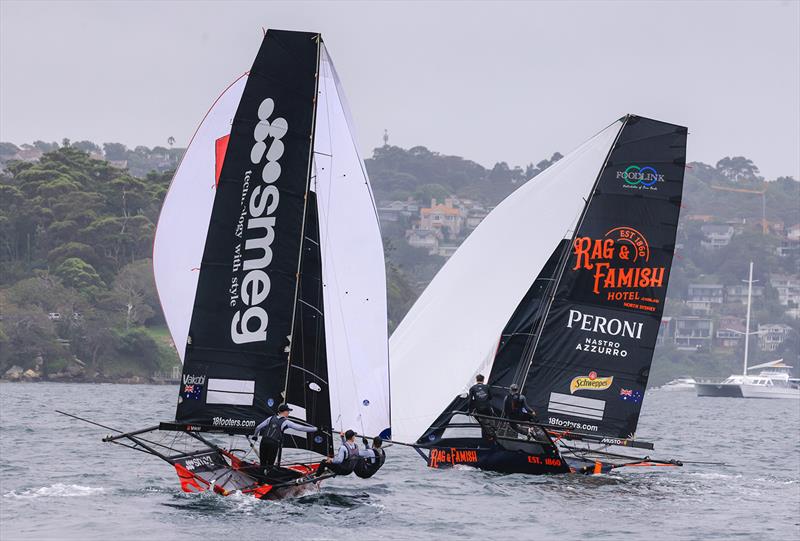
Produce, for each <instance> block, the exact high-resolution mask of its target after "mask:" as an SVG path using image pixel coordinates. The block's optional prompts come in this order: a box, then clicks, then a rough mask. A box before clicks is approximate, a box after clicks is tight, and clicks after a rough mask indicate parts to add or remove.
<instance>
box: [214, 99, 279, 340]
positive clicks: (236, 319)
mask: <svg viewBox="0 0 800 541" xmlns="http://www.w3.org/2000/svg"><path fill="white" fill-rule="evenodd" d="M274 110H275V101H274V100H273V99H272V98H267V99H265V100H263V101H262V102H261V104H260V105H259V106H258V119H259V123H258V124H256V126H255V128H254V129H253V139H254V140H255V143H254V144H253V147H252V149H251V150H250V161H251V162H252V164H253V169H252V170H251V169H248V170H247V171H245V172H244V179H243V184H242V197H241V202H240V204H241V209H242V210H241V214H240V215H239V220H238V222H237V224H236V230H235V232H234V234H235V235H236V237H238V238H239V239H240V241H241V240H243V241H244V246H242V242H239V244H237V245H236V246H235V247H234V256H233V267H232V272H233V275H232V276H231V284H230V288H229V290H228V293H229V295H230V302H229V304H230V307H231V308H236V307H237V306H239V305H240V303H241V304H243V305H244V308H243V309H239V310H237V311H236V312H235V313H234V314H233V318H232V319H231V339H232V340H233V342H234V343H236V344H247V343H251V342H264V341H266V339H267V324H268V321H269V317H268V314H267V311H266V310H265V309H264V307H263V306H262V305H263V304H264V301H265V300H266V299H267V296H268V295H269V291H270V278H269V275H268V274H267V273H266V270H267V269H268V268H269V265H270V263H272V243H273V241H274V240H275V216H274V214H275V212H276V211H277V209H278V203H279V201H280V192H279V191H278V187H277V186H276V185H275V182H276V181H277V180H278V179H279V178H280V176H281V164H280V162H279V160H280V158H281V157H282V156H283V152H284V145H283V142H282V141H281V138H282V137H283V136H284V135H286V132H287V131H288V130H289V123H288V122H287V121H286V119H284V118H282V117H278V118H275V119H272V120H270V117H271V116H272V113H273V112H274ZM259 169H260V172H259ZM254 176H255V178H253V177H254ZM259 177H260V178H259ZM251 181H252V182H253V183H254V184H255V186H254V187H253V189H252V191H251V190H250V183H251ZM248 196H249V198H248ZM240 269H241V270H243V271H244V272H245V273H246V274H245V275H244V277H242V279H241V282H240V281H239V276H238V272H239V270H240Z"/></svg>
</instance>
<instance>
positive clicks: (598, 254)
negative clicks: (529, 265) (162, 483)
mask: <svg viewBox="0 0 800 541" xmlns="http://www.w3.org/2000/svg"><path fill="white" fill-rule="evenodd" d="M573 250H574V254H575V266H574V267H573V268H572V270H573V271H577V270H587V271H591V272H592V273H593V284H592V293H594V294H595V295H598V296H600V297H601V298H603V299H604V300H607V301H620V302H622V304H623V306H625V307H626V308H633V309H639V310H646V311H650V312H654V311H655V310H656V308H655V306H652V305H655V304H659V303H660V302H661V300H660V299H658V298H648V297H643V296H641V293H642V290H644V289H662V288H664V285H665V280H664V276H665V274H666V269H665V268H664V267H663V266H661V267H655V266H649V265H648V262H649V261H650V245H649V243H648V242H647V238H645V236H644V235H643V234H642V233H640V232H639V231H637V230H636V229H634V228H632V227H627V226H622V227H615V228H613V229H611V230H609V231H608V232H607V233H606V234H605V235H603V238H599V239H595V238H592V237H577V238H576V239H575V242H574V244H573Z"/></svg>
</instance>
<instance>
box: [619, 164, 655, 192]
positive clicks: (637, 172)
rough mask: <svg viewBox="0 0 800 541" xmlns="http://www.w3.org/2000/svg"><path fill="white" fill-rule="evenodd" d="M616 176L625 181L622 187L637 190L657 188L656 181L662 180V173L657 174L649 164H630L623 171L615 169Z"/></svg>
mask: <svg viewBox="0 0 800 541" xmlns="http://www.w3.org/2000/svg"><path fill="white" fill-rule="evenodd" d="M617 178H618V179H622V180H624V181H625V184H623V187H624V188H636V189H639V190H642V189H644V190H657V189H658V188H657V187H656V185H655V184H656V182H664V175H660V174H658V171H656V170H655V169H653V168H652V167H650V166H646V167H639V166H638V165H631V166H629V167H628V168H627V169H625V170H624V171H617Z"/></svg>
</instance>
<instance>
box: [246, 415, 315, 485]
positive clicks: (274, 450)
mask: <svg viewBox="0 0 800 541" xmlns="http://www.w3.org/2000/svg"><path fill="white" fill-rule="evenodd" d="M290 411H292V408H290V407H289V406H288V405H287V404H281V405H280V406H278V413H277V414H276V415H272V416H270V417H267V418H266V419H264V421H263V422H262V423H261V424H260V425H258V426H257V427H256V431H255V434H253V439H254V440H255V439H256V438H258V436H259V435H260V436H261V445H260V446H259V448H258V456H259V458H260V460H261V467H262V468H264V469H265V471H266V470H267V469H268V468H269V467H270V466H273V465H275V459H276V458H277V457H278V452H279V451H280V449H281V446H282V445H283V433H284V431H285V430H286V429H288V428H291V429H293V430H299V431H300V432H316V431H317V428H316V427H314V426H309V425H301V424H298V423H295V422H294V421H290V420H289V419H288V418H287V417H289V412H290Z"/></svg>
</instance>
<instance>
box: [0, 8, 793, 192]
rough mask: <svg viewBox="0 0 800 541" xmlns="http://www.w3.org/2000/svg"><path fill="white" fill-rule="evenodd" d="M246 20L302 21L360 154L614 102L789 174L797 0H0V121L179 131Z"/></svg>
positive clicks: (148, 134)
mask: <svg viewBox="0 0 800 541" xmlns="http://www.w3.org/2000/svg"><path fill="white" fill-rule="evenodd" d="M262 28H280V29H289V30H305V31H319V32H321V33H322V35H323V39H324V40H325V42H326V45H327V47H328V50H329V51H330V53H331V56H332V58H333V60H334V62H335V64H336V68H337V71H338V72H339V75H340V77H341V79H342V83H343V85H344V88H345V91H346V93H347V97H348V101H349V103H350V107H351V109H352V113H353V118H354V120H355V124H356V130H357V133H358V139H359V143H360V147H361V150H362V155H363V157H365V158H366V157H369V156H370V155H371V153H372V149H373V148H375V147H376V146H379V145H381V144H383V140H382V136H383V133H384V129H387V130H388V131H389V138H390V139H389V143H390V144H393V145H398V146H401V147H406V148H408V147H412V146H417V145H424V146H426V147H428V148H429V149H431V150H433V151H437V152H440V153H442V154H454V155H459V156H463V157H465V158H468V159H472V160H474V161H476V162H478V163H480V164H482V165H484V166H487V167H491V166H492V165H493V164H494V163H495V162H498V161H506V162H508V163H509V164H510V165H512V166H513V165H522V166H524V165H525V164H527V163H529V162H534V163H536V162H537V161H539V160H541V159H543V158H546V157H549V156H550V155H551V154H552V153H553V152H555V151H559V152H561V153H566V152H568V151H569V150H570V149H572V148H575V147H576V146H578V145H579V144H580V143H581V142H582V141H584V140H585V139H587V138H589V137H591V136H592V135H593V134H595V133H596V132H597V131H599V130H600V129H602V128H604V127H605V126H607V125H608V124H610V123H611V122H613V121H614V120H615V119H617V118H619V117H621V116H623V115H624V114H626V113H634V114H639V115H642V116H648V117H651V118H656V119H659V120H664V121H668V122H672V123H675V124H681V125H684V126H688V127H689V133H690V135H689V148H688V154H689V156H688V159H689V160H690V161H694V160H699V161H703V162H707V163H711V164H715V163H716V162H717V160H719V159H720V158H722V157H724V156H737V155H744V156H746V157H748V158H751V159H752V160H753V161H754V162H755V163H756V165H758V166H759V167H760V169H761V172H762V174H763V175H764V176H765V177H766V178H768V179H772V178H776V177H778V176H784V175H789V176H794V177H795V178H797V179H800V150H799V149H800V0H791V1H764V2H743V1H731V2H722V1H706V2H680V1H672V2H602V1H597V2H577V1H575V2H569V1H567V2H552V3H551V2H509V3H503V2H491V3H490V2H439V3H437V2H425V3H423V2H370V3H367V2H322V3H316V2H287V3H284V2H198V1H195V2H144V1H140V2H106V3H102V2H69V1H66V0H64V1H57V2H44V1H41V2H37V1H26V2H17V1H11V0H1V1H0V140H3V141H11V142H13V143H17V144H20V143H25V142H32V141H33V140H36V139H42V140H45V141H61V139H62V138H64V137H67V138H70V139H72V140H83V139H88V140H92V141H95V142H98V143H102V142H107V141H113V142H122V143H125V144H127V145H128V146H131V147H133V146H136V145H146V146H155V145H166V141H167V138H168V137H170V136H173V137H175V139H176V145H177V146H185V145H186V144H187V143H188V141H189V138H190V137H191V135H192V133H193V132H194V129H195V128H196V127H197V124H198V123H199V121H200V120H201V119H202V117H203V115H204V114H205V112H206V110H207V109H208V107H209V106H210V104H211V103H212V102H213V100H214V99H215V98H216V97H217V96H218V95H219V93H220V92H221V91H222V90H223V89H224V88H225V87H226V86H228V84H229V83H230V82H231V81H233V80H234V79H235V78H236V77H238V76H239V75H240V74H241V73H243V72H245V71H246V70H248V69H249V67H250V65H251V64H252V61H253V58H254V57H255V54H256V52H257V51H258V47H259V45H260V41H261V39H262V36H263V33H262V32H263V31H262Z"/></svg>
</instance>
